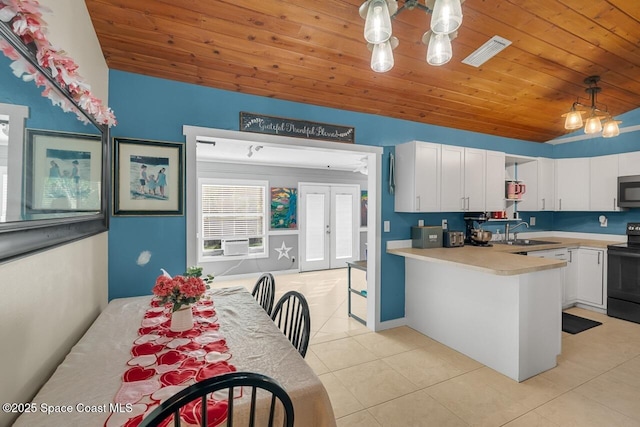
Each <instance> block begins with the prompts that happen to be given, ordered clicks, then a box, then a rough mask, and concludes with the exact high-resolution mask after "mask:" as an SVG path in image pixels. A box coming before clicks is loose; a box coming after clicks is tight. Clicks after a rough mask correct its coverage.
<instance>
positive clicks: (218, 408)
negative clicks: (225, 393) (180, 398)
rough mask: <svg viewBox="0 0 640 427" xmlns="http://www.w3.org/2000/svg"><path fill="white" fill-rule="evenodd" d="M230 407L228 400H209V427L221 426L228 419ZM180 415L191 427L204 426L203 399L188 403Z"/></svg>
mask: <svg viewBox="0 0 640 427" xmlns="http://www.w3.org/2000/svg"><path fill="white" fill-rule="evenodd" d="M228 407H229V403H228V402H227V401H226V400H214V399H207V427H215V426H217V425H220V424H221V423H222V422H223V421H224V420H225V419H226V418H227V408H228ZM180 415H182V418H183V419H184V420H185V421H186V422H187V424H189V425H199V426H200V425H202V399H196V400H194V401H192V402H189V403H187V404H186V405H185V406H184V407H183V409H182V410H181V411H180Z"/></svg>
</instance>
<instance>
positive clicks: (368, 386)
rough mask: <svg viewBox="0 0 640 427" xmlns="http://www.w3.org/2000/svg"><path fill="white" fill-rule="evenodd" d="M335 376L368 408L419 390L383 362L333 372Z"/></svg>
mask: <svg viewBox="0 0 640 427" xmlns="http://www.w3.org/2000/svg"><path fill="white" fill-rule="evenodd" d="M333 374H334V375H335V376H336V377H337V378H338V380H340V382H341V383H342V384H343V385H344V386H345V387H346V388H347V390H349V391H350V392H351V393H352V394H353V395H354V396H355V397H356V399H358V400H359V401H360V402H361V403H362V404H363V405H364V406H365V407H366V408H369V407H371V406H374V405H379V404H380V403H383V402H386V401H389V400H392V399H395V398H398V397H401V396H404V395H406V394H408V393H411V392H413V391H416V389H417V387H416V386H415V385H413V384H412V383H411V382H410V381H409V380H407V379H406V378H404V377H403V376H402V375H398V373H397V372H396V371H394V370H393V369H392V368H391V367H390V366H389V365H387V364H386V363H384V362H383V361H382V360H374V361H372V362H367V363H363V364H361V365H357V366H353V367H350V368H346V369H341V370H339V371H333Z"/></svg>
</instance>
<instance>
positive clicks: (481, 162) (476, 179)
mask: <svg viewBox="0 0 640 427" xmlns="http://www.w3.org/2000/svg"><path fill="white" fill-rule="evenodd" d="M486 159H487V152H486V150H481V149H477V148H465V147H458V146H455V145H444V144H443V145H442V173H441V183H442V185H441V195H440V210H441V211H442V212H460V211H465V212H467V211H484V210H485V195H486ZM501 169H502V170H503V171H504V164H503V165H502V167H501Z"/></svg>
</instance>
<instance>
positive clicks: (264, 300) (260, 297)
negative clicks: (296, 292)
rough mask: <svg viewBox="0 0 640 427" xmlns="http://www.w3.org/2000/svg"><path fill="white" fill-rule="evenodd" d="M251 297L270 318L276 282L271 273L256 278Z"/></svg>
mask: <svg viewBox="0 0 640 427" xmlns="http://www.w3.org/2000/svg"><path fill="white" fill-rule="evenodd" d="M251 295H253V297H254V298H255V299H256V301H258V303H259V304H260V305H261V306H262V308H264V311H266V312H267V314H268V315H269V316H271V311H272V310H273V302H274V301H275V297H276V280H275V279H274V278H273V275H272V274H271V273H264V274H262V276H260V277H259V278H258V281H257V282H256V284H255V286H254V287H253V291H252V292H251Z"/></svg>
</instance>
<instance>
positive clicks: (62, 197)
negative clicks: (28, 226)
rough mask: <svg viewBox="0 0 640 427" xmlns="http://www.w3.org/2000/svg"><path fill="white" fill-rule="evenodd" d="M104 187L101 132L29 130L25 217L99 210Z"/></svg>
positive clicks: (25, 172)
mask: <svg viewBox="0 0 640 427" xmlns="http://www.w3.org/2000/svg"><path fill="white" fill-rule="evenodd" d="M101 188H102V140H101V137H100V135H89V134H79V133H71V132H58V131H55V132H54V131H49V130H39V129H27V130H26V132H25V167H24V195H25V197H24V206H23V214H24V216H25V218H28V219H38V218H41V217H43V216H44V215H46V216H47V217H52V216H53V217H55V216H58V215H60V216H64V215H68V214H78V215H82V214H91V213H95V212H98V211H100V209H101Z"/></svg>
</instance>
